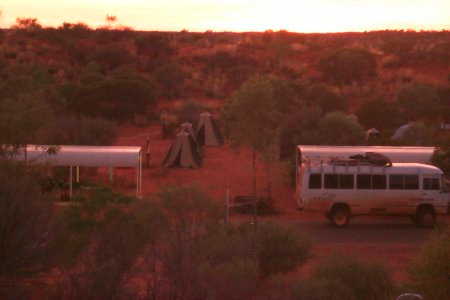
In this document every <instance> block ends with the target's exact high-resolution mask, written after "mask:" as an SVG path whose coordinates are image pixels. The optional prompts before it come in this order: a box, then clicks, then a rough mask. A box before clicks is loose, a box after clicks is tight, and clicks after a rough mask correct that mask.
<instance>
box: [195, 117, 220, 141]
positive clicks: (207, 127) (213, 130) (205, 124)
mask: <svg viewBox="0 0 450 300" xmlns="http://www.w3.org/2000/svg"><path fill="white" fill-rule="evenodd" d="M197 142H198V143H199V145H200V146H203V145H205V146H220V145H222V144H223V137H222V135H221V133H220V130H219V127H218V126H217V124H216V121H215V120H214V119H213V118H212V115H211V114H210V113H209V112H204V113H201V114H200V121H199V124H198V127H197Z"/></svg>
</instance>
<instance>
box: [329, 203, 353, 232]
mask: <svg viewBox="0 0 450 300" xmlns="http://www.w3.org/2000/svg"><path fill="white" fill-rule="evenodd" d="M330 220H331V222H332V223H333V225H334V226H335V227H338V228H342V227H345V226H347V225H348V223H349V222H350V210H349V209H348V207H346V206H344V205H338V206H335V207H333V209H332V210H331V213H330Z"/></svg>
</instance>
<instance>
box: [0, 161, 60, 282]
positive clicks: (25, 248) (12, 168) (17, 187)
mask: <svg viewBox="0 0 450 300" xmlns="http://www.w3.org/2000/svg"><path fill="white" fill-rule="evenodd" d="M0 182H2V184H1V185H0V199H1V201H0V219H1V222H0V261H1V264H0V277H8V276H11V277H16V276H23V275H30V274H34V273H35V272H38V271H40V270H42V269H43V268H44V267H46V266H47V262H48V260H47V259H48V256H49V255H51V252H50V251H51V248H50V247H49V240H51V238H52V235H53V227H52V225H53V218H52V208H51V202H50V201H49V199H46V198H45V196H44V195H43V194H42V191H41V188H40V186H39V184H38V182H37V180H36V179H35V176H34V174H33V173H31V172H30V170H28V169H27V168H25V167H24V166H23V165H22V164H19V163H15V162H11V161H4V160H1V161H0Z"/></svg>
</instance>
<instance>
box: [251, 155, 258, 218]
mask: <svg viewBox="0 0 450 300" xmlns="http://www.w3.org/2000/svg"><path fill="white" fill-rule="evenodd" d="M252 166H253V198H254V203H253V224H254V225H255V226H256V222H257V221H258V219H257V218H258V200H257V199H256V150H255V149H253V151H252Z"/></svg>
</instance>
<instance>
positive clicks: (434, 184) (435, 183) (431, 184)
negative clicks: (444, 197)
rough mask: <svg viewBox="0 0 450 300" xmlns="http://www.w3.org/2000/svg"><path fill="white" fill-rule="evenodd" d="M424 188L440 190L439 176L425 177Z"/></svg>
mask: <svg viewBox="0 0 450 300" xmlns="http://www.w3.org/2000/svg"><path fill="white" fill-rule="evenodd" d="M423 189H424V190H440V189H441V187H440V184H439V178H424V179H423Z"/></svg>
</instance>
